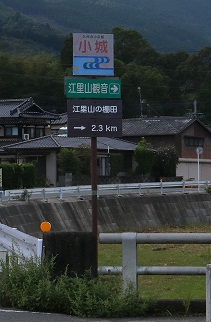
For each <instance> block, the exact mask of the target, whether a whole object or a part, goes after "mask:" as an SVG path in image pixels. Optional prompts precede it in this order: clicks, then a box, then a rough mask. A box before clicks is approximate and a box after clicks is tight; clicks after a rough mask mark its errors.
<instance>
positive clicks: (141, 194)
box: [139, 183, 143, 196]
mask: <svg viewBox="0 0 211 322" xmlns="http://www.w3.org/2000/svg"><path fill="white" fill-rule="evenodd" d="M139 196H143V193H142V192H141V183H140V184H139Z"/></svg>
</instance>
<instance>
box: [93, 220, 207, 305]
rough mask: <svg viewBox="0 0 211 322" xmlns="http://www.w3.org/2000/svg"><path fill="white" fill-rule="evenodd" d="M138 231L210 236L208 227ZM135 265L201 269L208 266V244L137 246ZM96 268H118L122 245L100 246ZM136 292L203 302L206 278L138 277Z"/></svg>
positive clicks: (174, 276)
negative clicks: (196, 267)
mask: <svg viewBox="0 0 211 322" xmlns="http://www.w3.org/2000/svg"><path fill="white" fill-rule="evenodd" d="M137 232H145V233H146V232H148V233H149V232H151V233H210V225H200V226H191V227H163V228H160V229H153V230H152V229H150V230H145V231H137ZM137 251H138V266H203V267H205V266H206V265H207V264H210V263H211V245H204V244H203V245H202V244H184V245H183V244H166V245H163V244H157V245H154V244H151V245H150V244H147V245H140V244H139V245H138V247H137ZM98 252H99V266H121V265H122V257H121V254H122V245H117V244H114V245H105V244H102V245H99V250H98ZM138 283H139V287H138V291H139V294H140V296H141V297H142V298H143V299H149V298H150V299H169V300H175V299H180V300H181V299H183V300H184V301H189V300H195V299H197V300H205V298H206V277H205V275H203V276H179V275H177V276H176V275H139V277H138Z"/></svg>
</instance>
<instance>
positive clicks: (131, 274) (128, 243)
mask: <svg viewBox="0 0 211 322" xmlns="http://www.w3.org/2000/svg"><path fill="white" fill-rule="evenodd" d="M99 242H100V243H101V244H122V266H115V267H114V266H101V267H98V272H99V274H102V275H119V274H121V275H122V279H123V289H124V290H127V289H128V287H131V286H133V287H134V289H137V288H138V279H137V276H138V275H206V322H211V264H207V266H206V267H190V266H137V244H211V234H209V233H100V234H99Z"/></svg>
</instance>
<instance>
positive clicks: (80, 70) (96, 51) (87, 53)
mask: <svg viewBox="0 0 211 322" xmlns="http://www.w3.org/2000/svg"><path fill="white" fill-rule="evenodd" d="M73 75H96V76H113V75H114V49H113V34H90V33H85V34H83V33H74V34H73Z"/></svg>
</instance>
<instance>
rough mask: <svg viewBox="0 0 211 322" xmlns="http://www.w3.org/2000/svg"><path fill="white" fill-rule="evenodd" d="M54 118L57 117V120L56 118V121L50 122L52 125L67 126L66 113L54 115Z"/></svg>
mask: <svg viewBox="0 0 211 322" xmlns="http://www.w3.org/2000/svg"><path fill="white" fill-rule="evenodd" d="M55 115H56V116H58V117H59V118H57V119H56V120H53V121H52V122H51V124H52V125H57V124H59V125H63V124H65V125H67V113H62V114H55Z"/></svg>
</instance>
